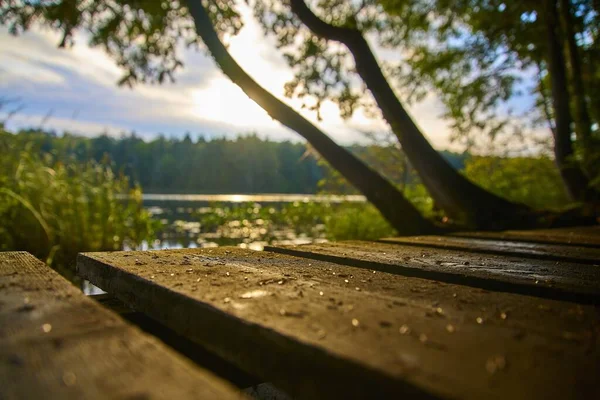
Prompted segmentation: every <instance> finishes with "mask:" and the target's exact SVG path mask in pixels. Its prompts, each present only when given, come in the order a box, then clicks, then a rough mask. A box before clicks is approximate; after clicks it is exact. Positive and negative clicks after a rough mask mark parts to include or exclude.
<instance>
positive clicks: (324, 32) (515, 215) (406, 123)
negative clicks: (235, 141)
mask: <svg viewBox="0 0 600 400" xmlns="http://www.w3.org/2000/svg"><path fill="white" fill-rule="evenodd" d="M291 8H292V11H293V12H294V13H295V14H296V16H298V18H299V19H300V21H301V22H302V23H303V24H305V25H306V26H307V27H308V28H309V29H311V31H313V32H314V33H315V34H316V35H317V36H319V37H321V38H325V39H327V40H335V41H338V42H341V43H343V44H344V45H345V46H346V47H347V48H348V50H350V52H351V53H352V55H353V56H354V60H355V63H356V70H357V72H358V73H359V75H360V76H361V78H362V79H363V80H364V82H365V83H366V85H367V87H368V88H369V90H370V91H371V93H372V94H373V97H374V98H375V101H376V102H377V105H378V106H379V108H380V109H381V111H382V113H383V116H384V118H385V119H386V121H387V122H388V124H389V125H390V127H391V129H392V131H393V132H394V134H395V135H396V136H397V137H398V139H399V141H400V143H401V144H402V149H403V151H404V152H405V154H406V155H407V157H408V158H409V160H410V163H411V165H412V166H413V168H414V169H415V170H416V171H417V172H418V174H419V176H420V177H421V180H422V181H423V183H424V184H425V186H426V187H427V190H428V191H429V192H430V193H431V196H432V197H433V198H434V200H435V201H436V203H438V204H439V206H440V207H441V208H443V209H444V210H445V211H446V212H448V213H449V214H450V215H453V216H461V217H463V218H465V217H466V219H467V220H468V221H469V222H471V223H472V224H473V225H474V226H476V227H478V228H480V229H497V228H499V227H501V225H504V226H510V225H512V224H519V222H521V223H522V222H523V221H522V220H521V218H522V216H523V215H525V214H527V213H528V211H529V210H528V208H527V207H526V206H524V205H521V204H515V203H512V202H510V201H508V200H505V199H503V198H501V197H499V196H496V195H494V194H492V193H490V192H488V191H486V190H484V189H483V188H481V187H479V186H477V185H475V184H474V183H472V182H471V181H469V180H468V179H466V178H465V177H464V176H463V175H461V174H460V173H459V172H458V171H456V170H455V169H454V168H453V167H452V166H451V165H450V164H449V163H448V162H447V161H446V160H445V159H444V158H443V157H442V156H441V155H440V154H439V153H438V152H437V151H436V150H435V149H434V148H433V147H432V146H431V144H430V143H429V142H428V141H427V139H425V137H424V136H423V134H422V133H421V131H420V129H419V128H418V127H417V125H416V124H415V123H414V122H413V120H412V119H411V117H410V116H409V115H408V113H407V112H406V110H405V109H404V107H403V106H402V103H401V102H400V100H399V99H398V97H396V94H395V93H394V91H393V89H392V88H391V86H390V85H389V83H388V82H387V80H386V78H385V76H384V75H383V72H382V70H381V67H380V66H379V64H378V62H377V60H376V58H375V56H374V55H373V52H372V51H371V49H370V47H369V44H368V43H367V41H366V40H365V38H364V37H363V36H362V33H361V32H360V31H359V30H357V29H352V28H343V27H336V26H332V25H329V24H328V23H326V22H324V21H322V20H321V19H320V18H319V17H317V16H316V15H315V14H314V13H313V12H312V11H311V10H310V9H309V8H308V6H307V5H306V4H305V3H304V0H291Z"/></svg>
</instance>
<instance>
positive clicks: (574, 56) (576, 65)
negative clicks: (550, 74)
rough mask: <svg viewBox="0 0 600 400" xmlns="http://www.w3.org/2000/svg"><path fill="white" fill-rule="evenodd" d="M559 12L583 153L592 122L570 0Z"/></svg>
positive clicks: (563, 2)
mask: <svg viewBox="0 0 600 400" xmlns="http://www.w3.org/2000/svg"><path fill="white" fill-rule="evenodd" d="M560 10H561V13H562V16H563V17H562V22H563V26H564V33H565V37H566V42H567V49H568V50H569V64H570V66H571V83H572V84H571V87H572V88H573V96H574V101H575V117H576V118H575V128H576V133H577V136H578V139H579V140H581V143H582V144H583V148H584V152H585V150H586V148H587V146H586V145H587V142H588V141H589V139H590V138H591V136H592V122H591V119H590V114H589V113H588V106H587V96H586V95H585V89H584V87H583V78H582V69H581V58H580V55H579V48H578V46H577V43H576V42H575V31H574V29H573V15H572V10H571V2H570V0H560Z"/></svg>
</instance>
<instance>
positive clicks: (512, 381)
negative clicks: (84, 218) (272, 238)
mask: <svg viewBox="0 0 600 400" xmlns="http://www.w3.org/2000/svg"><path fill="white" fill-rule="evenodd" d="M78 269H79V273H80V274H81V275H82V276H83V277H85V278H86V279H89V280H90V281H91V282H92V283H94V284H96V285H98V286H99V287H101V288H103V289H104V290H106V291H108V292H109V293H111V294H112V295H113V296H116V297H118V298H119V299H120V300H121V301H123V302H125V303H127V304H129V305H130V306H132V307H134V308H135V309H138V310H140V311H143V312H144V313H146V314H148V315H149V316H151V317H153V318H155V319H157V320H158V321H160V322H161V323H163V324H164V325H166V326H169V327H171V328H172V329H174V330H176V331H177V332H179V333H180V334H182V335H184V336H186V337H187V338H189V339H191V340H193V341H196V342H197V343H200V344H202V345H203V346H206V347H207V348H209V349H211V350H212V351H214V352H216V353H217V354H219V355H220V356H221V357H223V358H224V359H227V360H229V361H230V362H232V363H235V364H236V365H238V366H239V367H240V368H243V369H246V370H249V371H253V373H255V374H256V375H257V376H258V377H260V378H262V379H264V380H266V381H271V382H273V383H274V384H275V385H277V386H278V387H281V388H282V389H284V390H286V392H288V393H289V394H290V395H292V396H293V397H296V398H357V397H364V398H378V397H380V398H401V397H406V398H431V397H434V398H465V399H475V398H477V399H480V398H499V399H500V398H502V399H504V398H511V399H512V398H514V399H532V398H540V399H542V398H543V399H554V398H555V399H564V398H598V396H600V387H599V386H598V385H597V376H599V374H600V350H599V349H598V346H597V342H598V335H599V332H600V331H599V318H598V310H597V308H595V307H593V306H589V305H578V304H574V303H568V302H560V301H554V300H546V299H538V298H535V297H527V296H522V295H515V294H507V293H497V292H488V291H484V290H481V289H476V288H471V287H465V286H460V285H453V284H447V283H443V282H438V281H432V280H426V279H419V278H409V277H405V276H400V275H396V274H390V273H382V272H379V271H375V272H374V271H372V270H368V269H365V268H357V267H350V266H343V265H338V264H333V263H327V262H321V261H315V260H309V259H304V258H298V257H290V256H286V255H281V254H275V253H269V252H252V251H246V250H241V249H236V248H219V249H186V250H163V251H146V252H116V253H88V254H83V255H80V256H79V259H78Z"/></svg>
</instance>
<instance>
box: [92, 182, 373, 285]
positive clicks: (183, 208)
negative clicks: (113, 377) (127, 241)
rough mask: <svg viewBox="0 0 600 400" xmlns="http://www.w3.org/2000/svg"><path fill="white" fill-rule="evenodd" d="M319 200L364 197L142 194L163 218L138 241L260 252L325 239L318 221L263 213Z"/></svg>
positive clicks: (358, 198) (153, 246)
mask: <svg viewBox="0 0 600 400" xmlns="http://www.w3.org/2000/svg"><path fill="white" fill-rule="evenodd" d="M321 202H328V203H342V202H365V198H364V196H359V195H351V196H329V195H312V194H253V195H247V194H211V195H204V194H144V195H143V204H144V208H146V209H147V210H148V211H149V212H150V214H151V215H152V216H153V217H154V218H155V219H157V220H159V221H160V222H161V225H162V229H161V230H160V232H159V233H158V235H157V239H156V240H155V241H154V242H153V243H142V245H141V246H140V247H139V250H150V249H181V248H205V247H218V246H238V247H241V248H247V249H251V250H257V251H260V250H262V249H263V248H264V246H266V245H269V244H270V245H292V244H305V243H322V242H326V241H327V239H325V233H324V226H323V225H322V224H315V225H314V226H310V227H306V226H304V227H303V228H302V229H299V228H298V226H290V225H285V224H280V223H279V224H278V223H274V222H273V221H270V220H269V219H264V218H261V216H264V215H272V214H276V213H278V212H280V210H281V208H282V207H285V206H290V205H293V206H297V207H302V206H303V203H321ZM232 209H236V210H237V211H236V212H232V211H231V210H232ZM215 216H221V217H222V218H220V219H217V220H218V221H219V222H222V223H219V224H217V225H214V224H211V226H207V225H208V224H207V222H208V221H212V220H214V217H215ZM239 216H241V218H237V217H239ZM124 250H132V249H131V248H129V247H125V248H124ZM83 290H84V292H85V293H87V294H97V293H102V291H100V290H99V289H98V288H97V287H95V286H94V285H91V284H90V283H89V282H84V286H83Z"/></svg>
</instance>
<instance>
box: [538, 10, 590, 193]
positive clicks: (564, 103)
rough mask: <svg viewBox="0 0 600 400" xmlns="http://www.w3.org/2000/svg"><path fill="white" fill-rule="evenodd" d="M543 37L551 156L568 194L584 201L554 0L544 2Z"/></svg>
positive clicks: (585, 185) (586, 187) (585, 183)
mask: <svg viewBox="0 0 600 400" xmlns="http://www.w3.org/2000/svg"><path fill="white" fill-rule="evenodd" d="M545 24H546V36H547V37H546V40H547V52H548V71H549V73H550V85H551V91H552V106H553V108H554V121H555V122H554V125H555V128H554V130H553V135H554V157H555V160H556V164H557V166H558V168H559V171H560V175H561V177H562V180H563V183H564V185H565V187H566V189H567V192H568V193H569V196H570V197H571V198H572V199H573V200H575V201H585V199H586V197H588V196H589V185H588V183H589V182H588V179H587V177H586V176H585V175H584V174H583V172H582V171H581V168H580V167H579V164H578V163H577V162H576V160H574V159H573V155H574V154H573V142H572V140H571V122H572V119H571V111H570V109H569V107H570V105H569V90H568V86H567V74H566V67H565V58H564V55H563V50H562V46H561V43H560V41H559V39H558V37H559V33H558V28H559V27H558V10H557V7H556V2H555V0H548V1H547V2H546V15H545Z"/></svg>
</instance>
